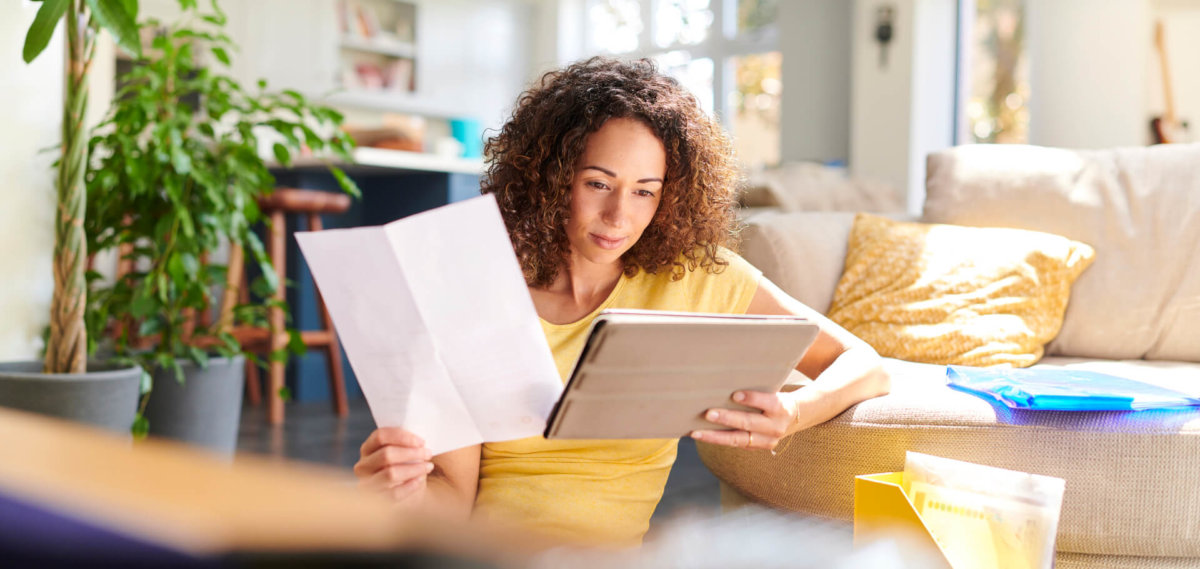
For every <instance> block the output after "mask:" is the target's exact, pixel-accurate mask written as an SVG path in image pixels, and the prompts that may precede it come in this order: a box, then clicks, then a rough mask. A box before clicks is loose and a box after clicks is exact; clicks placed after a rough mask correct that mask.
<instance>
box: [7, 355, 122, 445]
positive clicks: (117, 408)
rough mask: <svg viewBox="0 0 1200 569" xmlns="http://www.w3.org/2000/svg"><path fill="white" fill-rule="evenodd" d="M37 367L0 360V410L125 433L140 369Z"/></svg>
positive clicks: (101, 365)
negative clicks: (60, 369)
mask: <svg viewBox="0 0 1200 569" xmlns="http://www.w3.org/2000/svg"><path fill="white" fill-rule="evenodd" d="M42 369H43V365H42V362H29V361H25V362H0V406H4V407H11V408H13V409H20V410H22V411H31V412H34V413H40V414H43V415H49V416H51V417H58V418H61V419H68V420H71V421H76V422H80V423H85V424H89V425H94V426H97V427H101V428H103V429H107V430H109V431H112V432H114V433H118V434H122V435H127V436H128V435H130V427H132V426H133V418H134V417H135V416H136V415H137V404H138V385H139V383H140V382H141V378H142V368H140V367H138V366H133V367H123V366H117V365H112V364H104V363H98V362H88V371H87V373H82V374H75V373H49V374H47V373H42Z"/></svg>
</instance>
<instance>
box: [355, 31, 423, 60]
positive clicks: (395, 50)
mask: <svg viewBox="0 0 1200 569" xmlns="http://www.w3.org/2000/svg"><path fill="white" fill-rule="evenodd" d="M338 45H339V46H340V47H341V48H342V49H348V50H352V51H359V52H363V53H377V54H380V55H386V56H389V57H407V58H413V57H416V54H417V47H416V46H415V45H413V44H411V43H406V42H399V41H377V40H369V39H364V38H360V37H357V36H347V37H343V38H342V41H341V42H340V43H339V44H338Z"/></svg>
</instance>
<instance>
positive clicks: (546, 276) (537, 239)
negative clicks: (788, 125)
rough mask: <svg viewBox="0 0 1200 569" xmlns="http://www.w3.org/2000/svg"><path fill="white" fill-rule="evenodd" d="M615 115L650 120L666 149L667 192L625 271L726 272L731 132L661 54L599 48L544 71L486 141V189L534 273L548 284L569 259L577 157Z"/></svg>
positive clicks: (532, 280) (537, 281) (733, 174)
mask: <svg viewBox="0 0 1200 569" xmlns="http://www.w3.org/2000/svg"><path fill="white" fill-rule="evenodd" d="M612 118H632V119H635V120H638V121H641V122H642V123H644V124H645V125H646V126H648V127H649V128H650V130H651V131H652V132H653V133H654V134H655V136H657V137H658V139H659V140H660V141H662V143H663V147H664V148H665V149H666V153H667V169H666V179H665V180H664V183H663V191H662V200H661V201H660V203H659V206H658V211H657V212H656V213H655V215H654V219H653V220H652V221H651V222H650V226H649V227H647V228H646V230H645V231H644V232H643V233H642V236H641V238H640V239H639V240H638V242H637V243H636V244H634V246H633V247H632V248H631V249H630V250H629V251H628V252H626V253H625V255H624V256H623V259H622V260H623V261H624V263H625V274H626V275H628V276H633V275H635V274H637V271H638V270H639V269H640V270H644V271H646V272H648V273H657V272H658V271H659V270H662V269H666V268H669V269H670V270H671V271H672V273H673V274H672V278H673V279H679V278H682V276H683V274H684V272H685V271H686V270H693V269H696V268H697V267H704V268H705V269H706V270H708V271H710V272H719V271H720V270H721V269H722V267H723V266H725V265H727V264H728V261H726V260H724V259H721V258H719V257H718V256H717V252H718V248H719V247H722V246H730V247H731V246H732V245H733V238H734V228H735V219H736V218H735V216H734V205H735V202H736V199H735V193H736V184H737V181H738V169H737V166H736V162H735V159H734V155H733V147H732V144H731V142H730V140H729V137H728V136H727V135H726V134H725V132H724V130H722V129H721V127H720V125H718V124H717V123H716V121H714V120H713V119H712V118H711V117H709V116H708V115H707V114H705V113H704V111H703V110H701V108H700V105H699V104H698V103H697V101H696V99H695V97H693V96H692V95H691V94H690V93H688V92H687V90H686V89H684V88H683V87H682V86H681V85H680V84H679V83H678V82H677V81H676V80H674V79H672V78H671V77H668V76H666V75H663V74H662V73H660V72H659V71H658V69H657V67H656V66H655V64H654V63H653V62H652V61H650V60H646V59H642V60H636V61H620V60H616V59H612V58H603V57H594V58H591V59H588V60H586V61H581V62H577V63H574V64H572V65H570V66H568V67H566V68H564V69H560V70H557V71H551V72H549V73H546V74H545V75H543V76H542V78H541V80H540V81H539V82H537V83H535V84H534V86H533V87H531V88H530V89H528V90H527V91H525V92H524V93H522V94H521V96H520V97H519V98H518V99H517V103H516V108H515V109H514V110H513V113H512V118H511V119H509V121H508V122H507V123H506V124H505V125H504V126H503V127H502V128H501V130H500V132H499V134H497V135H496V136H493V137H490V138H489V139H488V141H487V144H486V146H485V147H484V152H485V155H486V156H487V158H488V161H489V163H490V164H489V166H488V170H487V173H486V174H485V175H484V177H483V182H482V191H483V193H485V194H488V193H490V194H495V196H496V201H497V202H498V203H499V205H500V212H501V214H502V216H503V217H504V222H505V224H506V225H507V226H508V232H509V236H510V238H511V239H512V242H513V248H514V249H515V250H516V253H517V258H518V259H519V260H520V262H521V268H522V270H523V271H524V273H525V280H526V282H527V283H528V284H529V285H530V286H535V287H544V286H548V285H549V284H550V283H552V282H553V281H554V279H555V277H557V276H558V273H559V271H560V270H562V269H563V268H564V267H565V266H566V264H567V259H568V254H569V251H570V245H569V243H568V241H567V235H566V231H565V227H566V223H567V218H568V217H569V216H570V211H571V187H570V186H571V180H572V178H573V177H574V175H575V163H576V161H577V160H578V159H579V157H580V155H581V154H582V153H583V150H584V145H585V143H586V141H587V137H588V135H590V134H591V133H593V132H596V131H597V130H599V129H600V127H601V126H602V125H603V124H604V122H605V121H607V120H609V119H612Z"/></svg>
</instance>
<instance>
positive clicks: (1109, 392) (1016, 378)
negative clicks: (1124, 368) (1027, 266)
mask: <svg viewBox="0 0 1200 569" xmlns="http://www.w3.org/2000/svg"><path fill="white" fill-rule="evenodd" d="M946 379H947V381H948V383H949V385H950V387H953V388H955V389H958V390H961V391H965V392H967V393H971V394H973V395H978V396H980V397H983V398H985V399H991V400H994V401H999V402H1000V403H1002V404H1004V405H1006V406H1008V407H1011V408H1013V409H1035V410H1042V411H1136V410H1140V409H1161V408H1168V407H1191V406H1197V405H1200V397H1196V396H1194V395H1189V394H1187V393H1182V392H1179V391H1174V390H1171V389H1167V388H1165V387H1160V386H1158V385H1154V384H1150V383H1146V382H1142V381H1136V380H1133V379H1128V378H1124V377H1117V376H1115V375H1108V374H1105V373H1099V372H1094V371H1086V370H1079V369H1066V368H1033V369H1025V368H981V367H966V366H947V367H946Z"/></svg>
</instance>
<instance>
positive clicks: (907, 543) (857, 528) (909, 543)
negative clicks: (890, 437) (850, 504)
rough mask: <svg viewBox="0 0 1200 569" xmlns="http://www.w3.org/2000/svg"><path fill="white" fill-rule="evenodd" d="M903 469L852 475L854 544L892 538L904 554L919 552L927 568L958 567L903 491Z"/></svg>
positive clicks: (859, 544) (947, 568)
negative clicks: (951, 560)
mask: <svg viewBox="0 0 1200 569" xmlns="http://www.w3.org/2000/svg"><path fill="white" fill-rule="evenodd" d="M903 476H904V473H903V472H884V473H882V474H864V475H862V476H857V477H855V479H854V545H855V546H863V545H866V544H868V543H871V542H874V541H876V540H880V539H893V540H895V541H896V543H897V544H898V545H900V547H901V548H902V550H903V551H904V554H905V557H906V558H911V557H914V556H920V557H921V558H923V559H925V560H927V562H926V563H924V564H923V565H924V566H927V567H929V568H930V569H959V568H956V567H954V566H952V565H951V564H950V562H949V561H948V560H947V558H946V553H945V552H944V551H942V548H941V546H940V545H938V543H937V540H935V539H934V538H933V535H932V534H930V533H929V528H927V527H925V522H924V521H922V520H921V516H920V515H919V514H917V510H916V508H915V507H914V506H913V503H912V500H910V499H909V497H908V495H907V494H905V493H904V486H903Z"/></svg>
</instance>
